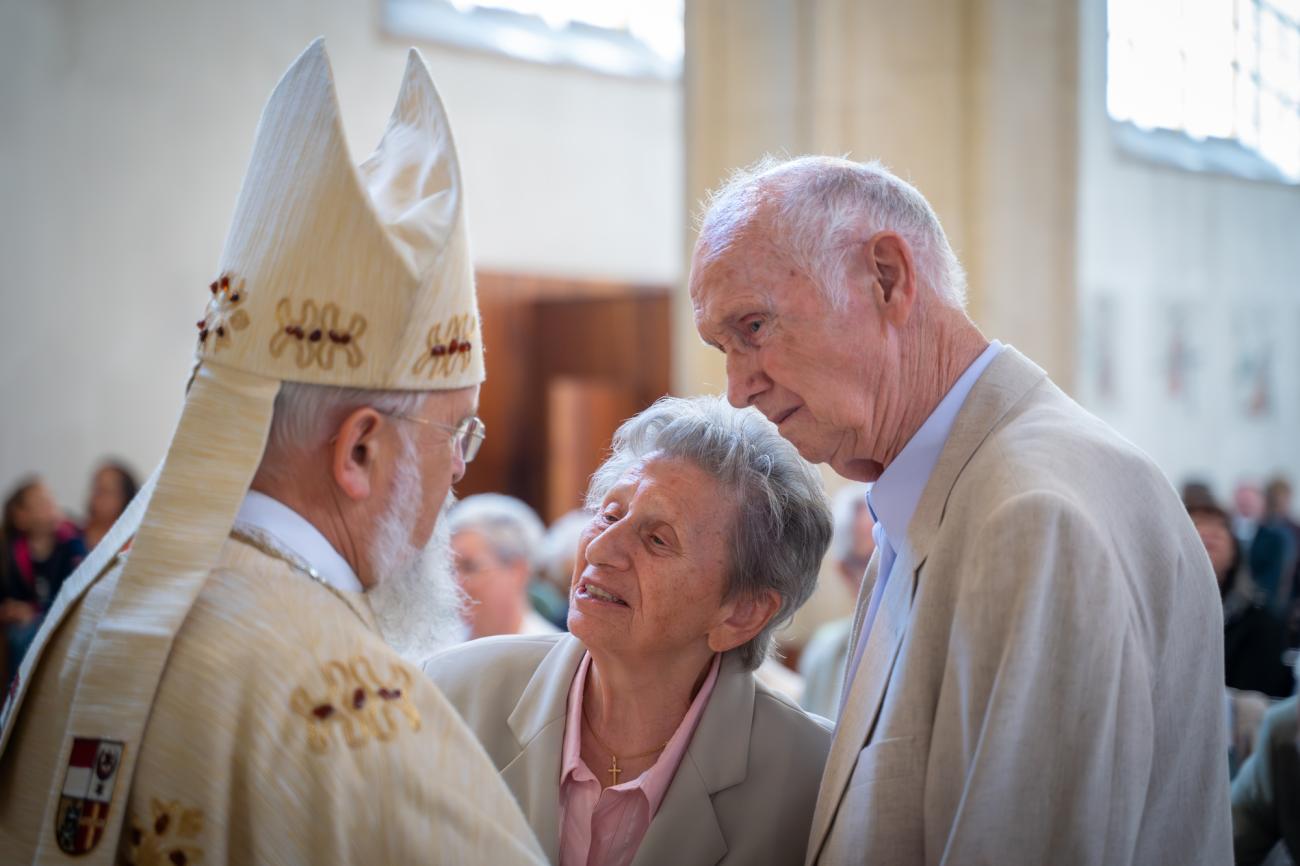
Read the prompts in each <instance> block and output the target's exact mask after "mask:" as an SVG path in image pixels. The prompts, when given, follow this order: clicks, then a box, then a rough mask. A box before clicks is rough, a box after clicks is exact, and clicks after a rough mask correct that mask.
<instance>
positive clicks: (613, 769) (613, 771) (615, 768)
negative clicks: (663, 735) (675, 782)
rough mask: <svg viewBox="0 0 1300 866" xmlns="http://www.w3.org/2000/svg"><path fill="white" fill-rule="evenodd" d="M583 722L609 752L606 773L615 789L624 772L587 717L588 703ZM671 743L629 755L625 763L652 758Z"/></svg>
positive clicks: (599, 743)
mask: <svg viewBox="0 0 1300 866" xmlns="http://www.w3.org/2000/svg"><path fill="white" fill-rule="evenodd" d="M582 720H583V721H584V722H586V723H587V730H588V731H590V732H591V735H592V736H593V737H595V738H596V743H597V745H599V746H600V747H601V748H602V749H604V750H605V751H607V752H609V762H610V763H609V769H608V770H606V771H605V772H606V773H609V784H610V786H611V787H613V786H614V785H617V784H618V777H619V776H621V775H623V770H622V768H621V767H619V765H618V755H616V754H614V750H613V749H611V748H610V747H609V746H608V745H607V744H606V743H605V741H604V740H602V739H601V738H600V734H598V733H596V726H595V725H593V724H592V723H591V718H590V717H589V716H588V715H587V705H586V702H583V705H582ZM671 741H672V738H671V737H669V738H668V739H667V740H664V742H663V745H662V746H659V747H658V748H654V749H651V750H650V751H648V752H641V753H640V754H637V755H627V756H626V757H625V758H624V760H625V761H635V760H636V759H637V758H648V757H649V756H651V755H653V754H655V753H657V752H662V751H663V750H664V749H666V748H668V743H669V742H671Z"/></svg>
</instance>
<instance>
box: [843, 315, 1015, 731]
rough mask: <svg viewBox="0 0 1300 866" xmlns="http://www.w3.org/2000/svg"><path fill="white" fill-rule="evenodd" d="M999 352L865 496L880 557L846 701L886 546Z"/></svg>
mask: <svg viewBox="0 0 1300 866" xmlns="http://www.w3.org/2000/svg"><path fill="white" fill-rule="evenodd" d="M1001 351H1002V344H1001V343H999V342H998V341H997V340H994V341H993V342H992V343H990V344H989V347H988V348H987V349H985V350H984V351H983V352H982V353H981V354H980V356H979V357H978V358H976V359H975V361H974V363H972V364H971V365H970V366H969V367H967V368H966V372H964V373H962V374H961V377H960V378H959V379H957V381H956V383H955V384H953V386H952V388H951V389H950V390H949V391H948V393H947V394H946V395H944V398H943V399H942V400H941V401H939V405H938V406H936V407H935V408H934V411H933V412H931V413H930V417H929V418H926V419H925V423H924V424H922V425H921V429H919V430H917V431H916V433H915V434H913V436H912V438H911V439H909V440H908V441H907V444H906V445H905V446H903V450H902V451H900V452H899V453H898V456H897V457H895V458H894V462H892V463H890V464H889V466H887V467H886V468H885V471H884V472H882V473H881V475H880V478H879V479H877V480H876V483H875V484H873V485H871V489H870V490H868V491H867V507H868V508H870V509H871V516H872V518H873V519H874V520H875V521H876V526H875V528H874V529H873V530H872V533H873V534H874V536H875V539H876V549H877V550H879V551H880V569H879V572H878V575H877V577H876V585H875V587H874V588H873V589H872V591H871V601H870V602H868V604H867V615H866V617H865V618H864V619H863V620H862V633H861V635H859V637H858V644H857V646H856V647H854V649H853V660H852V663H851V664H850V665H849V668H848V672H847V673H846V674H845V677H844V694H845V695H846V696H847V695H848V690H849V684H850V683H852V682H853V675H854V674H855V673H857V670H858V662H859V661H861V660H862V652H863V650H864V649H865V648H866V646H867V636H868V635H869V634H871V624H872V623H873V622H874V621H875V618H876V609H877V608H879V607H880V599H881V597H882V596H883V595H884V592H885V584H886V583H888V581H889V575H890V572H892V571H893V568H894V559H895V558H896V555H897V551H896V550H895V549H894V545H893V544H891V543H890V539H891V538H897V539H905V538H907V527H908V525H909V524H911V522H912V515H913V514H915V513H916V506H917V505H919V504H920V502H921V494H922V493H923V492H924V491H925V485H926V483H927V482H929V480H930V475H931V474H932V473H933V472H934V467H935V464H937V463H938V462H939V455H940V454H941V453H942V452H943V446H944V445H945V444H946V443H947V441H948V434H949V433H951V432H952V425H953V423H954V422H955V421H956V420H957V413H958V412H960V411H961V407H962V406H963V405H965V403H966V398H967V397H968V396H970V392H971V389H972V388H974V387H975V383H976V381H978V380H979V377H980V375H981V374H983V372H984V370H985V369H986V368H987V367H988V365H989V364H990V363H992V361H993V359H994V358H996V357H997V356H998V353H999V352H1001ZM842 705H843V702H841V706H842Z"/></svg>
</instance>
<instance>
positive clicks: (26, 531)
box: [0, 460, 137, 681]
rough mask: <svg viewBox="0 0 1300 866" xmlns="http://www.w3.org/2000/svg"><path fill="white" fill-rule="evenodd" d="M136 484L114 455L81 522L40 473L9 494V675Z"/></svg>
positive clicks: (5, 573) (97, 478)
mask: <svg viewBox="0 0 1300 866" xmlns="http://www.w3.org/2000/svg"><path fill="white" fill-rule="evenodd" d="M136 490H137V483H136V480H135V475H134V474H133V473H132V472H131V470H130V469H128V468H127V467H126V466H125V465H123V464H122V463H119V462H117V461H113V460H110V461H105V462H104V463H103V464H101V465H100V466H99V468H97V469H96V470H95V472H94V473H93V474H92V475H91V479H90V490H89V493H88V495H87V498H86V507H85V514H84V518H83V519H82V520H81V521H80V522H78V521H76V520H72V519H69V518H68V517H67V516H66V515H65V514H64V512H63V510H62V509H61V508H60V507H59V504H58V502H57V501H56V500H55V498H54V494H53V493H52V492H51V491H50V488H49V487H48V486H47V485H46V484H45V482H44V481H42V480H41V478H40V477H38V476H34V475H33V476H29V477H27V478H24V479H23V480H21V481H19V482H18V484H17V485H15V486H14V488H13V489H12V490H11V491H10V493H9V495H8V496H6V497H5V501H4V520H3V524H0V547H2V548H3V549H0V628H2V629H3V630H4V643H3V646H0V667H2V668H4V670H5V676H6V681H8V679H11V678H12V677H13V675H14V673H15V672H16V671H17V670H18V664H19V662H20V661H21V660H22V656H23V652H24V651H25V650H26V649H27V645H28V644H29V643H31V641H32V638H34V637H35V636H36V632H37V630H38V629H40V627H41V622H42V620H43V619H44V617H45V612H46V611H47V610H49V607H50V604H51V603H52V602H53V601H54V597H55V596H56V595H58V592H59V587H61V586H62V585H63V581H64V580H66V579H67V578H68V576H69V575H70V574H72V572H73V571H74V570H75V569H76V567H77V565H78V564H79V563H80V562H81V560H82V559H83V558H84V557H85V555H86V553H87V552H88V551H90V550H92V549H93V548H94V547H95V545H96V544H98V543H99V542H100V540H102V539H103V537H104V535H105V534H107V532H108V530H109V529H110V528H112V526H113V522H114V521H116V520H117V518H118V516H119V515H120V514H121V513H122V511H123V510H125V508H126V506H127V503H129V502H130V501H131V499H132V498H133V497H134V496H135V493H136Z"/></svg>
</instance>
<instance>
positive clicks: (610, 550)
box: [586, 518, 628, 569]
mask: <svg viewBox="0 0 1300 866" xmlns="http://www.w3.org/2000/svg"><path fill="white" fill-rule="evenodd" d="M599 519H600V518H597V520H599ZM626 536H627V530H626V525H625V522H624V521H618V522H615V523H612V524H609V525H607V526H602V527H600V528H599V529H598V530H597V532H596V534H595V535H594V536H593V537H592V539H591V540H590V541H588V542H587V554H586V559H587V563H588V564H590V565H601V566H606V567H609V568H619V569H621V568H626V567H627V563H628V556H627V542H626Z"/></svg>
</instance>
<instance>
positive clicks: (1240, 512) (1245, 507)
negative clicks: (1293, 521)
mask: <svg viewBox="0 0 1300 866" xmlns="http://www.w3.org/2000/svg"><path fill="white" fill-rule="evenodd" d="M1263 517H1264V492H1263V491H1262V490H1260V489H1259V485H1258V484H1257V483H1255V482H1254V481H1251V480H1250V479H1245V478H1243V479H1242V480H1241V481H1238V482H1237V486H1236V487H1234V488H1233V490H1232V534H1233V535H1235V536H1237V540H1238V541H1240V542H1241V549H1242V550H1250V545H1251V542H1253V541H1254V540H1255V532H1256V531H1257V530H1258V529H1259V521H1260V520H1261V519H1263Z"/></svg>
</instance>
